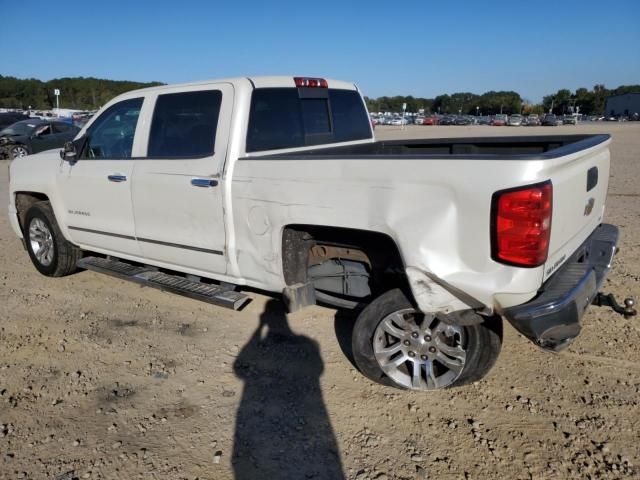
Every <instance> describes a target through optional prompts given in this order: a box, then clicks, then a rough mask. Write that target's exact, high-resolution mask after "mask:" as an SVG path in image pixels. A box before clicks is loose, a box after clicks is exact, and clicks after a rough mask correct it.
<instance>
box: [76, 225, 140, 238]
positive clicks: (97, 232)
mask: <svg viewBox="0 0 640 480" xmlns="http://www.w3.org/2000/svg"><path fill="white" fill-rule="evenodd" d="M67 228H68V229H69V230H78V231H79V232H86V233H95V234H97V235H107V236H108V237H116V238H124V239H125V240H136V237H132V236H130V235H122V234H120V233H111V232H101V231H100V230H91V229H90V228H81V227H72V226H68V227H67Z"/></svg>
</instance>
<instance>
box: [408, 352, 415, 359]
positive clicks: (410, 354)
mask: <svg viewBox="0 0 640 480" xmlns="http://www.w3.org/2000/svg"><path fill="white" fill-rule="evenodd" d="M408 355H409V356H410V357H412V358H413V357H415V356H416V354H415V352H411V351H410V352H409V354H408Z"/></svg>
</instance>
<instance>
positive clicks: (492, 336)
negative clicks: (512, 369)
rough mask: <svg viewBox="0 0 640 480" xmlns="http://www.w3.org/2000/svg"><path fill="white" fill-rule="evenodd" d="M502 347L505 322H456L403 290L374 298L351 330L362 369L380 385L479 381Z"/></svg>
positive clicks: (435, 386) (425, 386) (429, 386)
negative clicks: (419, 307)
mask: <svg viewBox="0 0 640 480" xmlns="http://www.w3.org/2000/svg"><path fill="white" fill-rule="evenodd" d="M501 346H502V321H501V320H500V319H499V318H496V319H491V321H490V322H484V323H481V324H477V325H469V326H462V325H452V324H448V323H445V322H444V321H442V320H440V319H438V317H437V316H435V315H432V314H428V313H422V312H420V311H419V310H417V309H416V308H415V307H414V306H413V305H412V304H411V302H410V301H409V300H408V299H407V297H406V296H405V295H404V293H403V292H402V291H401V290H399V289H395V290H391V291H389V292H387V293H385V294H383V295H381V296H380V297H378V298H377V299H375V300H374V301H373V302H371V303H370V304H369V305H368V306H367V307H366V308H365V309H364V310H363V311H362V313H361V314H360V316H359V317H358V319H357V321H356V324H355V326H354V332H353V355H354V359H355V362H356V365H357V366H358V368H359V369H360V371H361V372H362V373H363V374H364V375H365V376H366V377H368V378H369V379H371V380H373V381H374V382H377V383H380V384H382V385H387V386H393V387H396V388H402V389H409V390H419V391H427V390H439V389H442V388H447V387H454V386H460V385H464V384H468V383H471V382H474V381H476V380H479V379H480V378H482V377H484V376H485V375H486V374H487V373H488V372H489V370H490V369H491V367H493V365H494V363H495V361H496V359H497V358H498V354H499V353H500V348H501Z"/></svg>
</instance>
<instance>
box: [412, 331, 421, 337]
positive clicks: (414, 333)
mask: <svg viewBox="0 0 640 480" xmlns="http://www.w3.org/2000/svg"><path fill="white" fill-rule="evenodd" d="M411 336H412V337H413V338H418V336H419V335H418V332H413V333H412V334H411Z"/></svg>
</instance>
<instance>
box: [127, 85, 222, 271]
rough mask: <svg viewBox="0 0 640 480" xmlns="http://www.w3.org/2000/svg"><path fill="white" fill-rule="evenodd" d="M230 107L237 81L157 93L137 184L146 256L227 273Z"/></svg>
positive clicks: (137, 170)
mask: <svg viewBox="0 0 640 480" xmlns="http://www.w3.org/2000/svg"><path fill="white" fill-rule="evenodd" d="M232 107H233V87H232V86H231V85H230V84H226V83H221V84H209V85H207V86H194V87H190V88H188V89H185V88H184V87H181V88H179V89H178V88H176V89H166V90H163V91H162V92H161V93H160V94H158V95H157V96H156V98H155V107H154V111H153V116H152V119H151V123H150V125H148V126H147V129H148V131H147V135H148V144H147V151H146V152H145V155H144V158H140V159H136V161H135V170H134V182H133V191H132V198H133V208H134V214H135V219H136V226H135V231H136V237H137V239H138V241H139V244H140V248H141V250H142V254H143V256H144V257H145V258H147V259H149V260H153V261H156V262H162V263H164V264H167V266H169V267H171V266H175V267H177V268H178V269H180V270H184V269H185V267H186V268H187V269H191V270H194V271H198V272H204V273H218V274H224V273H225V272H226V262H227V260H226V255H225V251H226V249H225V230H224V222H223V208H222V201H223V196H222V185H221V174H222V169H223V167H224V161H225V156H226V149H227V139H228V136H229V128H230V123H231V122H230V121H231V113H232Z"/></svg>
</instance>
